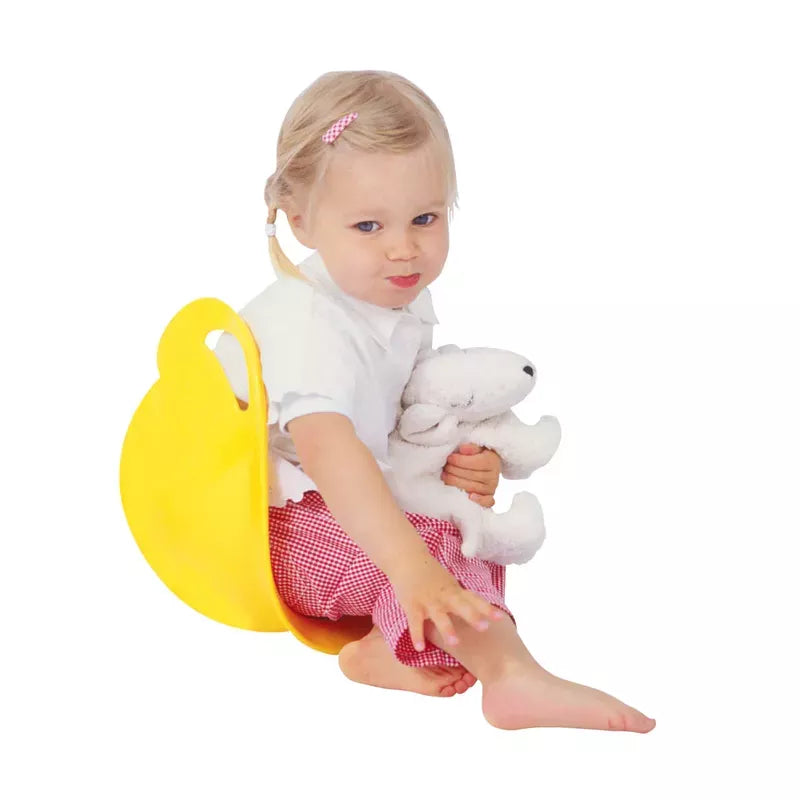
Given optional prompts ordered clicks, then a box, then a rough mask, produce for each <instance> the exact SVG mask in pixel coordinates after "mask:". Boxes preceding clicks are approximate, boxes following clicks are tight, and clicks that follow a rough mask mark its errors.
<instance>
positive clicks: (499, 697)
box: [425, 615, 655, 733]
mask: <svg viewBox="0 0 800 800" xmlns="http://www.w3.org/2000/svg"><path fill="white" fill-rule="evenodd" d="M451 619H452V620H453V626H454V628H455V630H456V636H457V637H458V644H456V645H451V644H448V643H447V642H445V641H444V640H443V639H442V637H441V635H440V634H439V631H438V629H437V628H435V627H434V626H433V625H432V624H431V622H430V620H427V621H426V622H425V636H426V638H427V639H429V640H430V641H431V642H433V644H435V645H436V646H437V647H440V648H441V649H442V650H445V651H446V652H448V653H450V654H451V655H452V656H453V657H454V658H457V659H458V660H459V661H460V662H461V663H462V664H463V665H464V666H465V667H466V668H467V669H468V670H469V671H470V672H471V673H472V674H473V675H475V676H476V677H477V678H478V680H479V681H481V683H482V685H483V702H482V706H483V714H484V717H485V718H486V720H487V722H489V723H490V724H491V725H494V726H495V727H497V728H505V729H508V730H514V729H518V728H534V727H557V728H594V729H600V730H616V731H635V732H637V733H647V732H648V731H650V730H652V729H653V728H654V727H655V720H653V719H650V718H649V717H646V716H645V715H644V714H642V713H641V712H640V711H637V710H636V709H635V708H632V707H631V706H628V705H626V704H625V703H623V702H621V701H620V700H617V699H616V698H615V697H612V696H611V695H608V694H606V693H605V692H601V691H599V690H597V689H592V688H591V687H589V686H583V685H582V684H579V683H573V682H571V681H566V680H563V679H561V678H557V677H556V676H555V675H552V674H551V673H549V672H548V671H547V670H546V669H544V668H543V667H542V666H541V665H540V664H539V663H537V662H536V661H535V660H534V658H533V656H532V655H531V654H530V652H529V651H528V648H527V647H525V644H524V643H523V642H522V640H521V639H520V638H519V636H518V635H517V628H516V626H515V625H514V623H513V621H512V620H511V619H510V618H509V617H508V616H507V615H504V617H503V619H501V620H492V622H491V623H490V625H489V628H488V629H487V630H486V631H477V630H475V629H474V628H473V627H472V626H471V625H469V624H467V623H466V622H465V621H464V620H463V619H461V618H460V617H457V616H456V615H451Z"/></svg>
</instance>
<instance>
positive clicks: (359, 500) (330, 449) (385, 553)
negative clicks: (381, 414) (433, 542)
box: [286, 412, 432, 583]
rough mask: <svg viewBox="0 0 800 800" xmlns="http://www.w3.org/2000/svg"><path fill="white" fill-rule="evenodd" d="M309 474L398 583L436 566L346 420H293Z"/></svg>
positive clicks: (316, 416) (291, 428)
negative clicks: (429, 562) (428, 564)
mask: <svg viewBox="0 0 800 800" xmlns="http://www.w3.org/2000/svg"><path fill="white" fill-rule="evenodd" d="M286 430H287V431H288V432H289V434H290V435H291V437H292V441H293V443H294V446H295V450H296V451H297V457H298V458H299V460H300V464H301V465H302V467H303V471H304V472H305V473H306V474H307V475H308V476H309V477H310V478H311V480H312V481H314V483H315V484H316V485H317V488H318V489H319V492H320V494H321V495H322V498H323V499H324V500H325V503H326V505H327V506H328V508H329V509H330V511H331V513H332V514H333V516H334V517H335V518H336V521H337V522H338V523H339V524H340V525H341V526H342V528H343V529H344V530H345V531H346V532H347V534H348V535H349V536H350V537H351V538H352V539H353V541H355V542H356V544H357V545H359V547H361V549H362V550H364V552H366V554H367V555H368V556H369V557H370V559H371V560H372V562H373V563H374V564H375V565H376V566H377V567H378V568H379V569H380V570H382V571H383V572H384V574H385V575H386V576H387V577H388V578H389V580H390V581H391V582H392V583H395V580H396V579H397V578H399V577H401V576H402V575H403V574H404V573H408V572H409V571H413V570H414V569H415V568H416V567H418V565H419V564H420V563H421V560H422V561H424V560H431V558H432V557H431V555H430V552H429V550H428V547H427V545H426V544H425V542H424V541H423V540H422V538H421V537H420V535H419V534H418V533H417V531H416V529H415V528H414V526H413V525H412V524H411V523H410V522H409V521H408V519H406V516H405V514H404V513H403V512H402V511H401V509H400V508H399V506H398V505H397V503H396V502H395V499H394V497H393V496H392V493H391V491H390V490H389V486H388V484H387V483H386V479H385V478H384V477H383V473H382V472H381V469H380V467H379V466H378V462H377V461H376V460H375V457H374V456H373V455H372V453H371V452H370V450H369V448H368V447H367V446H366V445H365V444H364V443H363V442H362V441H361V440H360V439H359V438H358V437H357V436H356V432H355V429H354V428H353V423H352V422H351V421H350V420H349V419H348V418H347V417H345V416H344V415H343V414H337V413H335V412H317V413H313V414H305V415H304V416H302V417H296V418H295V419H293V420H290V421H289V423H288V424H287V426H286Z"/></svg>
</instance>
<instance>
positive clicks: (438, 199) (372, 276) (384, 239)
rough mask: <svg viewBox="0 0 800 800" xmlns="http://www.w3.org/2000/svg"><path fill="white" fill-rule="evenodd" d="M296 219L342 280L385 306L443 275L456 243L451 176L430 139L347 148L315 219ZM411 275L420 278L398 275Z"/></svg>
mask: <svg viewBox="0 0 800 800" xmlns="http://www.w3.org/2000/svg"><path fill="white" fill-rule="evenodd" d="M334 146H335V145H334ZM290 219H291V221H292V228H293V230H294V232H295V235H296V236H297V238H298V240H299V241H300V242H301V243H302V244H304V245H305V246H306V247H309V248H312V249H316V250H318V251H319V254H320V257H321V258H322V261H323V262H324V263H325V266H326V267H327V268H328V272H329V273H330V275H331V277H332V278H333V280H334V281H335V282H336V283H337V284H338V286H339V288H341V289H342V290H343V291H344V292H346V293H347V294H349V295H351V296H353V297H357V298H358V299H359V300H364V301H366V302H368V303H373V304H374V305H378V306H383V307H384V308H397V307H399V306H404V305H406V304H407V303H410V302H411V301H412V300H414V299H415V298H416V297H417V295H418V294H419V293H420V291H421V290H422V289H423V288H424V287H426V286H427V285H428V284H430V283H431V282H432V281H433V280H434V279H435V278H437V277H438V276H439V273H440V272H441V271H442V268H443V267H444V262H445V259H446V258H447V251H448V249H449V246H450V237H449V231H448V220H447V196H446V184H445V181H444V178H443V176H442V175H441V170H439V169H437V166H436V162H435V160H434V156H433V151H432V149H431V147H430V145H426V146H425V147H422V148H420V149H418V150H416V151H414V152H413V153H407V154H389V155H385V154H379V153H367V154H365V153H355V152H353V151H347V150H345V149H344V148H341V149H340V150H339V151H338V152H337V153H336V154H335V156H334V158H333V159H332V160H331V162H330V164H329V166H328V171H327V173H326V175H325V178H324V181H323V183H322V185H321V186H320V187H319V191H318V193H317V198H316V202H315V207H314V213H313V219H312V220H310V221H309V220H307V219H306V220H304V219H303V218H302V217H301V216H300V215H295V216H292V217H290ZM410 276H417V279H416V281H415V282H413V283H410V282H408V281H406V282H403V281H392V280H391V278H393V277H400V278H404V277H405V278H408V277H410ZM404 283H405V285H404Z"/></svg>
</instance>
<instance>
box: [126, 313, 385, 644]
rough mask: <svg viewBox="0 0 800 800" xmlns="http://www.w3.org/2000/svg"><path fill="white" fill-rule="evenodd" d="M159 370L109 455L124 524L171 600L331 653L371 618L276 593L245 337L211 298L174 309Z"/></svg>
mask: <svg viewBox="0 0 800 800" xmlns="http://www.w3.org/2000/svg"><path fill="white" fill-rule="evenodd" d="M220 330H221V331H226V332H228V333H230V334H232V335H234V336H235V337H236V339H237V340H238V342H239V344H240V345H241V347H242V350H243V352H244V355H245V360H246V362H247V368H248V381H249V395H248V397H249V406H248V408H246V409H241V408H240V407H239V404H238V402H237V400H236V397H235V395H234V394H233V391H232V390H231V387H230V384H229V383H228V380H227V377H226V376H225V373H224V370H223V369H222V366H221V364H220V363H219V361H218V359H217V357H216V356H215V355H214V353H213V352H212V351H211V350H210V349H209V347H208V346H207V345H206V338H207V336H208V335H209V333H211V332H212V331H220ZM158 371H159V379H158V380H157V381H156V383H155V384H153V386H152V387H151V388H150V391H148V392H147V394H146V395H145V397H144V399H143V400H142V401H141V403H140V404H139V407H138V408H137V409H136V412H135V413H134V415H133V418H132V420H131V422H130V425H129V427H128V430H127V433H126V435H125V440H124V442H123V446H122V456H121V460H120V494H121V497H122V505H123V508H124V510H125V516H126V518H127V520H128V525H129V527H130V529H131V532H132V533H133V536H134V539H135V540H136V543H137V544H138V546H139V549H140V550H141V551H142V554H143V555H144V557H145V559H146V560H147V562H148V563H149V564H150V566H151V567H152V568H153V570H154V571H155V572H156V574H157V575H158V576H159V577H160V578H161V580H162V581H163V582H164V583H165V584H166V585H167V586H168V587H169V589H171V590H172V591H173V592H174V593H175V594H176V595H177V596H178V597H180V599H181V600H183V601H184V602H185V603H187V604H188V605H189V606H191V607H192V608H194V609H195V610H196V611H199V612H200V613H201V614H204V615H205V616H207V617H210V618H211V619H214V620H216V621H218V622H222V623H224V624H226V625H232V626H234V627H237V628H245V629H248V630H254V631H287V630H289V631H291V632H292V634H294V636H296V637H297V638H298V639H299V640H300V641H301V642H303V643H304V644H306V645H308V646H309V647H312V648H313V649H315V650H319V651H321V652H324V653H331V654H336V653H338V652H339V651H340V650H341V648H342V647H344V645H345V644H347V643H348V642H351V641H354V640H355V639H360V638H361V637H363V636H364V635H365V634H366V633H367V632H368V631H369V629H370V628H371V627H372V621H371V618H370V617H342V618H340V619H338V620H330V619H326V618H320V617H304V616H302V615H300V614H298V613H296V612H295V611H293V610H292V609H290V608H289V607H288V606H286V604H285V603H284V602H283V600H282V599H281V598H280V596H279V595H278V592H277V590H276V588H275V583H274V580H273V576H272V567H271V564H270V551H269V511H268V503H269V492H268V486H269V483H268V481H269V474H268V460H267V444H268V442H267V408H268V406H267V393H266V390H265V387H264V383H263V380H262V377H261V359H260V356H259V352H258V346H257V344H256V341H255V339H254V337H253V335H252V333H251V332H250V329H249V328H248V327H247V324H246V323H245V322H244V320H243V319H242V318H241V317H239V315H238V314H236V312H235V311H234V310H233V309H231V308H230V307H229V306H228V305H226V304H225V303H223V302H222V301H221V300H217V299H214V298H202V299H200V300H195V301H194V302H192V303H189V304H188V305H187V306H185V307H184V308H183V309H181V310H180V311H179V312H178V313H177V314H176V315H175V316H174V317H173V319H172V320H171V322H170V323H169V325H168V326H167V328H166V329H165V331H164V333H163V335H162V337H161V341H160V343H159V347H158Z"/></svg>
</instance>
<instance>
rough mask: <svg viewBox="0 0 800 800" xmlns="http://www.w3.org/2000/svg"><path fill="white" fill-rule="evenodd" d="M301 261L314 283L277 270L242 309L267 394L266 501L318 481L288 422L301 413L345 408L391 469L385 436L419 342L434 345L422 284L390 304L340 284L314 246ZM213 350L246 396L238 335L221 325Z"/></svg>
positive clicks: (280, 502) (281, 499)
mask: <svg viewBox="0 0 800 800" xmlns="http://www.w3.org/2000/svg"><path fill="white" fill-rule="evenodd" d="M299 269H300V271H301V272H302V273H303V274H304V275H305V276H306V277H308V278H309V279H310V280H311V281H312V284H307V283H305V282H303V281H299V280H297V279H296V278H292V277H289V276H285V275H279V277H278V280H277V281H276V282H275V283H272V284H270V285H269V286H268V287H267V288H266V289H265V290H264V291H263V292H261V294H259V295H257V296H256V297H254V298H253V299H252V300H251V301H250V302H249V303H248V304H247V305H246V306H245V307H244V308H243V309H242V310H241V311H240V312H239V315H240V316H241V317H242V319H244V321H245V322H246V323H247V324H248V326H249V328H250V330H251V331H252V333H253V336H254V337H255V340H256V342H257V344H258V347H259V350H260V353H261V369H262V377H263V379H264V385H265V387H266V390H267V396H268V399H269V417H268V421H267V424H268V426H269V456H270V479H269V482H270V486H269V504H270V505H271V506H284V505H286V501H287V500H290V499H291V500H296V501H299V500H301V499H302V497H303V492H304V491H308V490H309V489H316V488H317V487H316V486H315V485H314V483H313V482H312V480H311V479H310V478H309V477H308V475H306V474H305V473H304V472H303V471H302V468H301V467H300V466H299V459H298V458H297V453H296V451H295V448H294V444H293V443H292V440H291V437H290V435H289V433H288V432H287V430H286V424H287V423H288V422H289V421H290V420H292V419H294V418H295V417H299V416H303V415H304V414H310V413H314V412H319V411H336V412H338V413H340V414H344V415H345V416H346V417H348V418H349V419H350V420H351V421H352V423H353V427H354V428H355V432H356V435H357V436H358V438H359V439H361V441H362V442H364V444H365V445H366V446H367V447H368V448H369V449H370V451H371V452H372V454H373V455H374V456H375V459H376V461H377V462H378V465H379V466H380V468H381V469H382V470H383V471H384V472H389V471H390V467H389V463H388V437H389V434H390V433H391V431H392V430H393V429H394V426H395V422H396V419H397V413H398V410H399V406H400V397H401V395H402V393H403V389H404V388H405V385H406V383H407V382H408V379H409V377H410V375H411V371H412V369H413V367H414V362H415V361H416V358H417V355H418V353H419V351H420V349H424V348H430V347H431V346H432V335H433V326H434V325H435V324H437V323H438V320H437V318H436V315H435V313H434V311H433V303H432V300H431V296H430V291H429V290H428V289H427V288H425V289H423V290H422V291H421V292H420V293H419V295H418V296H417V297H416V299H415V300H414V301H413V302H411V303H409V304H408V305H407V306H405V307H403V308H401V309H399V310H395V309H390V308H383V307H381V306H377V305H373V304H372V303H367V302H365V301H363V300H359V299H357V298H355V297H352V296H351V295H348V294H346V293H345V292H344V291H342V290H341V289H340V288H339V287H338V285H337V284H336V283H335V282H334V280H333V278H331V276H330V274H329V273H328V270H327V268H326V267H325V264H324V263H323V262H322V258H321V257H320V255H319V253H318V251H314V252H313V253H312V254H311V255H310V256H309V257H308V258H307V259H306V260H305V261H303V262H302V263H301V264H300V265H299ZM215 353H216V356H217V358H218V359H219V361H220V363H221V364H222V367H223V369H224V370H225V374H226V375H227V377H228V380H229V381H230V384H231V387H232V388H233V391H234V394H236V396H237V397H239V398H241V399H242V400H245V401H247V400H248V396H247V368H246V365H245V360H244V354H243V353H242V350H241V347H240V346H239V343H238V342H237V341H236V339H235V338H234V337H233V336H231V335H230V334H228V333H223V334H222V336H221V337H220V340H219V342H218V343H217V346H216V349H215ZM342 468H343V469H344V468H346V465H345V464H343V465H342Z"/></svg>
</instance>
